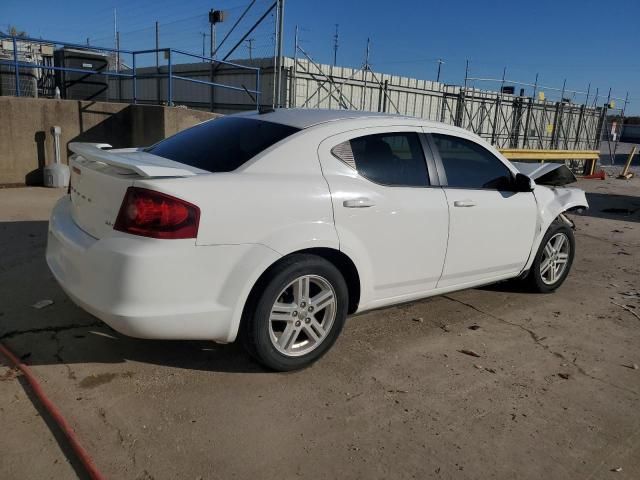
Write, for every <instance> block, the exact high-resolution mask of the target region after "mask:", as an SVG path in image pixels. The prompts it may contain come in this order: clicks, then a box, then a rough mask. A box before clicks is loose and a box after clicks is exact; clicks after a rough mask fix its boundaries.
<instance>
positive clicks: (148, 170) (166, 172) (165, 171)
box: [69, 142, 201, 177]
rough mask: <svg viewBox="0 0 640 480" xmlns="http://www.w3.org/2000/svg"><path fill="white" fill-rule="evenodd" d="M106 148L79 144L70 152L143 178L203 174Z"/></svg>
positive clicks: (140, 154) (137, 153) (147, 156)
mask: <svg viewBox="0 0 640 480" xmlns="http://www.w3.org/2000/svg"><path fill="white" fill-rule="evenodd" d="M105 148H111V145H109V144H108V143H78V142H73V143H70V144H69V150H71V151H72V152H73V153H77V154H78V155H80V156H82V157H83V158H84V159H86V160H89V161H91V162H98V163H104V164H107V165H113V166H114V167H120V168H124V169H127V170H133V171H134V172H136V173H137V174H138V175H141V176H143V177H190V176H193V175H197V174H198V173H200V172H201V170H199V169H193V170H188V168H189V167H188V165H182V164H180V163H178V162H174V161H173V160H169V159H167V158H163V157H159V156H157V155H153V154H151V153H147V152H143V151H141V150H130V149H127V150H120V151H118V150H114V151H109V150H105ZM185 167H186V168H185Z"/></svg>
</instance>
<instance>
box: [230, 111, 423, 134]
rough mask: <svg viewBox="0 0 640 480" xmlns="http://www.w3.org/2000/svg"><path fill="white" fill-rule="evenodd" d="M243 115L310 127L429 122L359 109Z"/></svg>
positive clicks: (244, 115) (245, 113) (298, 126)
mask: <svg viewBox="0 0 640 480" xmlns="http://www.w3.org/2000/svg"><path fill="white" fill-rule="evenodd" d="M236 115H238V116H242V117H248V118H255V119H256V120H258V119H259V120H264V121H265V122H274V123H280V124H283V125H289V126H291V127H295V128H300V129H303V128H308V127H312V126H314V125H319V124H322V123H328V122H337V121H340V120H362V121H363V123H366V121H367V119H368V120H371V119H376V120H382V119H388V120H398V119H402V120H411V121H413V122H415V121H420V122H424V123H425V124H427V123H435V122H428V121H425V120H421V119H417V118H415V117H409V116H407V115H393V114H389V113H378V112H363V111H357V110H326V109H311V108H277V109H275V110H269V111H267V112H256V111H251V112H243V113H239V114H236Z"/></svg>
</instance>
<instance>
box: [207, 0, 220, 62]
mask: <svg viewBox="0 0 640 480" xmlns="http://www.w3.org/2000/svg"><path fill="white" fill-rule="evenodd" d="M224 17H225V13H224V11H222V10H214V9H211V10H209V35H210V39H211V43H210V44H209V56H210V57H211V58H213V54H214V53H215V51H216V24H218V23H220V22H224ZM222 41H223V42H224V39H223V40H222ZM203 56H204V55H203ZM212 63H213V60H212Z"/></svg>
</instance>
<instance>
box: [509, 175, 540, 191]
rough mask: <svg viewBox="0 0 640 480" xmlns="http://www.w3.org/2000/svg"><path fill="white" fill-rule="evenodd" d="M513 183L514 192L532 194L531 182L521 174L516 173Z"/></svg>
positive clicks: (532, 184)
mask: <svg viewBox="0 0 640 480" xmlns="http://www.w3.org/2000/svg"><path fill="white" fill-rule="evenodd" d="M513 183H514V190H515V191H516V192H533V187H534V186H535V183H533V180H531V179H530V178H529V177H527V176H526V175H525V174H523V173H516V178H515V179H514V182H513Z"/></svg>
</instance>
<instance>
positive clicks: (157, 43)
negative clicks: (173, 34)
mask: <svg viewBox="0 0 640 480" xmlns="http://www.w3.org/2000/svg"><path fill="white" fill-rule="evenodd" d="M158 50H160V24H159V23H158V21H157V20H156V74H157V75H158V76H157V77H156V93H157V101H158V105H160V85H161V81H160V57H159V54H160V52H158Z"/></svg>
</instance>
